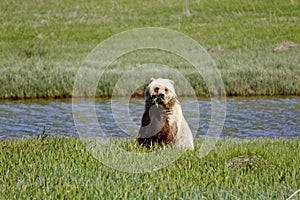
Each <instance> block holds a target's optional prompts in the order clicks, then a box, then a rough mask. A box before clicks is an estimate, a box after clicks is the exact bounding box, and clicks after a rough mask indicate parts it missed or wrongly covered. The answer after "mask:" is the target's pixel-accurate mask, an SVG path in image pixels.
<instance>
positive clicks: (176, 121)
mask: <svg viewBox="0 0 300 200" xmlns="http://www.w3.org/2000/svg"><path fill="white" fill-rule="evenodd" d="M145 98H146V105H145V111H144V114H143V117H142V125H141V128H140V130H139V136H138V143H139V144H140V145H143V146H146V147H150V146H151V144H155V143H161V144H165V145H166V146H171V147H175V148H181V149H190V150H193V149H194V143H193V135H192V132H191V130H190V128H189V126H188V124H187V122H186V121H185V119H184V117H183V115H182V110H181V106H180V103H179V101H178V98H177V95H176V93H175V89H174V82H173V81H172V80H169V79H162V78H158V79H154V78H151V80H150V83H149V85H148V87H147V89H146V91H145Z"/></svg>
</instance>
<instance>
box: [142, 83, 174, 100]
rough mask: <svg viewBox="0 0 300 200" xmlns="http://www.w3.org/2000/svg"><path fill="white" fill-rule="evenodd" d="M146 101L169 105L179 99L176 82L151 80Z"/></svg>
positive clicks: (146, 93)
mask: <svg viewBox="0 0 300 200" xmlns="http://www.w3.org/2000/svg"><path fill="white" fill-rule="evenodd" d="M145 97H146V100H148V101H149V100H150V102H152V104H156V105H158V104H160V105H168V104H170V103H171V102H174V101H175V100H176V99H177V96H176V93H175V89H174V81H172V80H170V79H162V78H158V79H155V78H151V79H150V83H149V85H148V87H147V89H146V92H145Z"/></svg>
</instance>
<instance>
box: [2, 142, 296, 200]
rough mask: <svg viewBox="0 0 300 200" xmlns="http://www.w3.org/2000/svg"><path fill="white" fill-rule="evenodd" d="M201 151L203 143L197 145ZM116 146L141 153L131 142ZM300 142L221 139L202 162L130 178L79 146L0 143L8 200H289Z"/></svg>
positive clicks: (189, 160) (184, 160)
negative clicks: (31, 199) (29, 199)
mask: <svg viewBox="0 0 300 200" xmlns="http://www.w3.org/2000/svg"><path fill="white" fill-rule="evenodd" d="M195 142H196V149H197V148H199V147H200V146H199V145H200V144H201V139H196V141H195ZM116 144H118V145H119V147H121V148H123V149H125V150H128V151H135V152H141V151H144V150H143V149H140V148H139V147H137V146H136V145H135V143H134V141H131V140H116ZM299 148H300V140H299V138H294V139H283V138H281V139H279V138H278V139H255V140H253V139H252V140H229V139H226V140H223V139H221V140H219V141H218V143H217V146H216V147H215V149H214V150H213V151H211V152H210V153H209V155H208V156H206V157H205V158H202V159H199V158H198V157H197V153H196V151H192V152H185V153H184V154H183V155H182V156H181V157H180V158H179V159H178V160H177V161H175V162H174V163H173V164H171V165H169V166H168V167H165V168H162V169H160V170H158V171H154V172H151V173H143V174H131V173H125V172H121V171H116V170H113V169H111V168H109V167H106V166H105V165H103V164H102V163H101V162H100V161H98V160H96V159H95V158H93V157H92V156H91V154H90V153H89V152H88V151H87V150H86V149H85V148H84V146H83V145H82V143H81V142H80V140H79V139H75V138H46V137H41V138H39V139H21V140H1V141H0V160H1V162H0V193H1V198H3V199H27V198H34V199H94V198H96V199H98V198H100V199H159V198H160V199H169V198H171V199H286V198H288V197H289V196H290V195H291V194H293V193H294V192H295V191H296V190H297V189H299V188H300V171H299V159H300V157H299Z"/></svg>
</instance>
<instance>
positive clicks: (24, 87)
mask: <svg viewBox="0 0 300 200" xmlns="http://www.w3.org/2000/svg"><path fill="white" fill-rule="evenodd" d="M186 2H187V1H175V0H170V1H157V2H140V1H134V0H128V1H111V2H104V1H103V2H97V1H90V2H84V3H83V2H78V1H70V0H67V1H63V2H52V1H38V2H35V1H19V2H10V1H1V2H0V6H1V8H2V9H1V13H0V22H1V24H2V27H1V31H0V43H1V45H0V98H39V97H69V96H71V95H72V89H73V84H74V78H75V74H76V72H77V69H78V68H79V67H80V63H82V61H83V60H84V58H85V57H86V56H87V55H88V53H89V52H90V51H91V50H92V49H93V48H94V47H96V45H97V44H99V43H100V42H102V41H103V40H105V39H107V38H109V37H110V36H112V35H113V34H117V33H120V32H122V31H126V30H130V29H133V28H138V27H145V26H147V27H149V26H156V27H165V28H170V29H173V30H177V31H180V32H182V33H184V34H186V35H188V36H190V37H192V38H193V39H195V40H196V41H198V42H199V43H200V44H201V45H202V46H203V47H204V48H206V49H207V50H208V51H209V53H210V54H211V56H212V58H213V59H214V60H215V62H216V65H217V67H218V68H219V69H220V71H221V74H222V78H223V80H224V83H225V89H226V92H227V94H228V95H241V96H247V95H300V91H299V88H300V85H299V84H300V83H299V77H300V71H299V68H300V66H299V65H300V64H299V63H300V56H299V52H300V50H299V44H300V36H299V35H300V34H298V33H299V32H300V30H299V26H298V24H299V15H300V14H299V12H298V11H299V7H300V3H299V2H298V1H284V0H275V1H262V2H260V1H246V0H242V1H237V0H224V1H217V0H213V1H210V0H201V1H188V3H186ZM288 42H289V43H291V44H293V45H290V46H289V45H286V44H289V43H288ZM297 44H298V46H297ZM275 50H276V51H275ZM144 56H145V57H142V58H143V59H144V60H145V59H146V58H147V57H148V56H149V55H144ZM128 63H129V64H131V65H135V64H137V63H136V60H135V59H133V58H132V60H129V62H128ZM166 64H168V62H166ZM177 65H178V67H179V68H184V67H185V66H184V65H183V64H177ZM119 66H122V63H120V65H119ZM172 66H173V65H172ZM107 73H108V74H107V79H105V80H103V81H102V82H101V81H100V83H99V88H98V95H99V96H109V95H111V92H112V90H113V87H114V84H113V83H114V82H110V79H112V80H115V77H114V76H115V74H113V75H111V76H112V78H110V74H109V72H107ZM119 73H120V74H121V73H122V69H121V68H120V72H119ZM119 76H120V75H119ZM187 78H188V80H189V81H190V82H191V84H192V86H193V87H194V88H195V91H196V93H197V94H198V95H208V91H207V89H205V85H206V84H205V83H204V82H203V81H202V79H201V78H200V79H199V77H198V76H197V75H195V74H194V72H191V74H188V75H187ZM107 80H109V82H108V81H107Z"/></svg>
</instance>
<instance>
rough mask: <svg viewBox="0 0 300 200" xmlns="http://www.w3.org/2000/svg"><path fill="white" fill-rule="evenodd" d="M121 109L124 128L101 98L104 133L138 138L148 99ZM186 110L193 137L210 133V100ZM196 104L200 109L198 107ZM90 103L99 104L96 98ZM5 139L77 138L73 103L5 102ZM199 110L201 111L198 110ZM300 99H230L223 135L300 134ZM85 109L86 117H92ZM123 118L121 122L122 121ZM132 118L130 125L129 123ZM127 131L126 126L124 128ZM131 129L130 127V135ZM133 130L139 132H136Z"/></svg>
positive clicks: (1, 120) (1, 104)
mask: <svg viewBox="0 0 300 200" xmlns="http://www.w3.org/2000/svg"><path fill="white" fill-rule="evenodd" d="M116 103H117V105H118V106H119V107H118V108H119V111H122V110H124V113H125V112H127V110H128V109H129V113H130V115H129V119H128V118H126V119H124V120H123V122H125V125H126V126H124V124H123V125H121V126H120V127H119V126H118V125H117V123H116V122H115V120H114V115H113V114H112V111H111V102H110V100H108V99H97V100H96V104H95V109H96V114H97V117H98V123H99V125H100V127H101V128H102V130H103V132H104V133H105V135H108V136H113V137H124V136H126V137H135V135H136V134H137V131H138V127H139V126H140V120H141V116H142V114H143V110H144V100H143V99H132V100H131V101H130V104H129V107H128V106H122V105H124V104H123V100H122V99H119V100H117V102H116ZM181 104H182V107H183V112H184V115H185V117H186V120H187V122H188V123H189V125H190V126H191V129H192V131H193V134H194V135H197V136H202V135H205V134H206V132H207V129H208V125H209V122H210V117H211V116H210V113H211V107H210V104H211V102H210V99H199V100H198V101H195V100H194V99H189V98H184V99H181ZM195 105H196V106H197V107H199V109H198V108H197V109H195ZM86 106H87V107H89V106H94V105H93V104H92V103H91V102H89V103H87V104H86ZM0 110H1V112H0V138H2V139H4V138H10V137H35V136H37V135H39V134H41V133H42V132H43V129H44V127H45V128H46V133H47V134H51V135H67V136H77V130H76V127H75V125H74V120H73V115H72V101H71V99H69V100H36V101H28V100H27V101H0ZM197 110H199V112H198V111H197ZM299 110H300V98H299V97H288V98H262V97H260V98H258V97H255V98H228V99H227V116H226V121H225V126H224V128H223V132H222V136H223V137H234V138H246V137H288V136H300V123H299V122H300V112H299ZM92 116H93V115H92V114H91V116H89V113H86V117H87V119H88V118H89V117H92ZM117 121H118V120H117ZM126 122H128V124H126ZM124 129H126V130H124ZM127 130H131V131H130V133H128V131H127ZM132 130H135V132H134V131H132Z"/></svg>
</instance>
